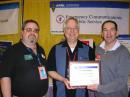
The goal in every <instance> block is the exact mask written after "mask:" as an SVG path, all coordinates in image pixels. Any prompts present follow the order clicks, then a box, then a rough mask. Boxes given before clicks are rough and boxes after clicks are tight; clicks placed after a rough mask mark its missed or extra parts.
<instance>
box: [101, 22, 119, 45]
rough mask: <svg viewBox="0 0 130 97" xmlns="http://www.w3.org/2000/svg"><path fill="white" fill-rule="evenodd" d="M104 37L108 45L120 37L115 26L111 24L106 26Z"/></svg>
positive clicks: (104, 27)
mask: <svg viewBox="0 0 130 97" xmlns="http://www.w3.org/2000/svg"><path fill="white" fill-rule="evenodd" d="M102 36H103V38H104V41H105V42H106V43H108V44H111V43H114V42H115V40H116V37H117V36H118V32H117V30H116V28H115V25H114V24H113V23H111V22H108V23H106V24H104V26H103V32H102Z"/></svg>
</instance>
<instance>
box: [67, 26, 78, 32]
mask: <svg viewBox="0 0 130 97" xmlns="http://www.w3.org/2000/svg"><path fill="white" fill-rule="evenodd" d="M78 29H79V28H78V27H76V28H70V27H66V30H67V31H78Z"/></svg>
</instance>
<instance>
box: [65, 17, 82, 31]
mask: <svg viewBox="0 0 130 97" xmlns="http://www.w3.org/2000/svg"><path fill="white" fill-rule="evenodd" d="M69 20H74V21H75V22H76V23H77V27H78V28H79V21H78V20H77V19H76V18H74V17H69V18H68V19H67V20H66V21H65V22H64V25H63V30H64V29H65V28H66V26H67V23H68V21H69Z"/></svg>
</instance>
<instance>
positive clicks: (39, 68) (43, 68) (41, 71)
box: [38, 66, 47, 80]
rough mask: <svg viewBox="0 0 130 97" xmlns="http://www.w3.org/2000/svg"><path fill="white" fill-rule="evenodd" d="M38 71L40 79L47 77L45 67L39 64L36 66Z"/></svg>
mask: <svg viewBox="0 0 130 97" xmlns="http://www.w3.org/2000/svg"><path fill="white" fill-rule="evenodd" d="M38 71H39V75H40V79H41V80H43V79H47V74H46V70H45V67H43V66H39V67H38Z"/></svg>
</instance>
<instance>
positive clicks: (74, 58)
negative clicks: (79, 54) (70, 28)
mask: <svg viewBox="0 0 130 97" xmlns="http://www.w3.org/2000/svg"><path fill="white" fill-rule="evenodd" d="M67 55H68V62H69V61H75V60H76V52H74V57H73V59H72V60H71V58H70V53H69V50H68V48H67Z"/></svg>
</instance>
